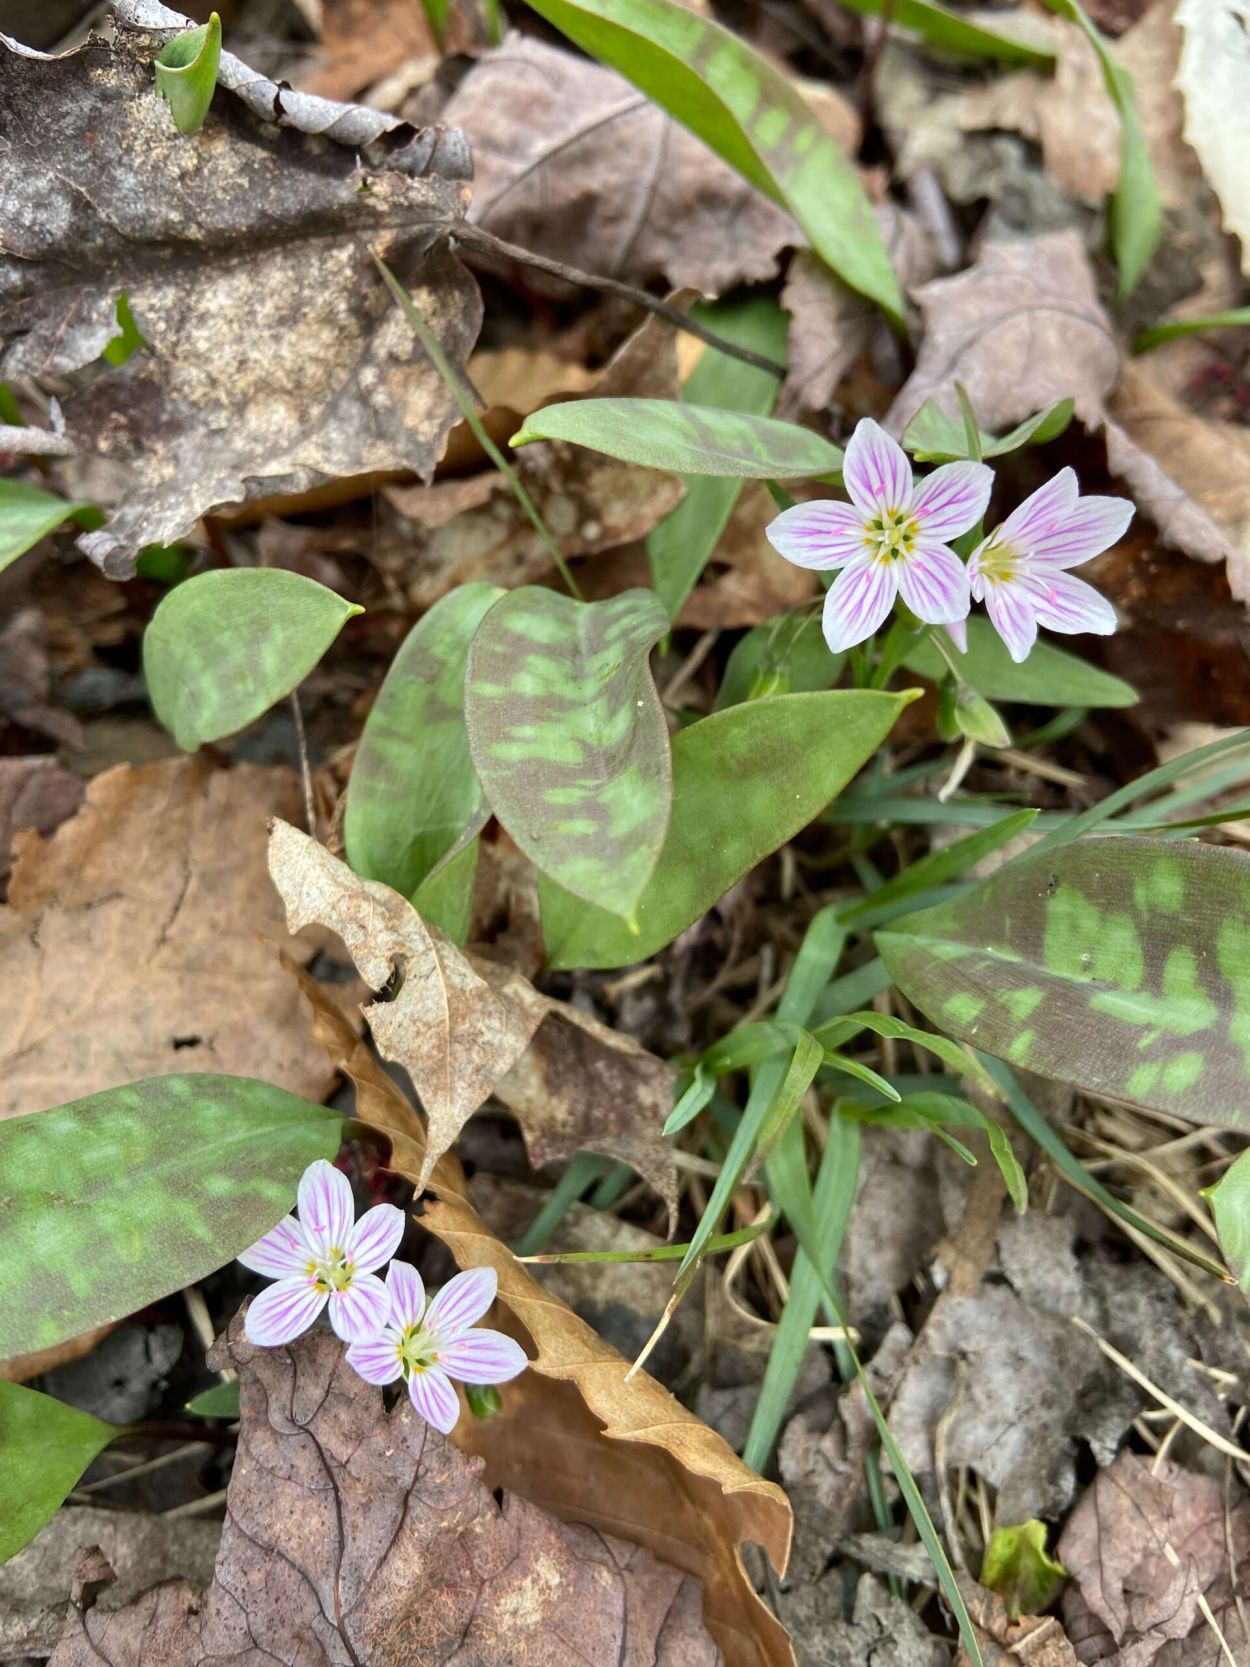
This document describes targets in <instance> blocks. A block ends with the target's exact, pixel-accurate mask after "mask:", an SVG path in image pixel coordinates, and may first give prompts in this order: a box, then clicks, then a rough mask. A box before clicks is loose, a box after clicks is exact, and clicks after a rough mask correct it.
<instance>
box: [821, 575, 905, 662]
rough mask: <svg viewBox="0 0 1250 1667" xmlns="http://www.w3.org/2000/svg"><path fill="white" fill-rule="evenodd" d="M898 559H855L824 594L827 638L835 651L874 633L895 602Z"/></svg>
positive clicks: (852, 644)
mask: <svg viewBox="0 0 1250 1667" xmlns="http://www.w3.org/2000/svg"><path fill="white" fill-rule="evenodd" d="M897 566H898V563H897V562H876V561H862V562H856V563H855V565H854V566H853V567H846V568H844V569H843V570H842V572H841V573H839V575H838V577H837V578H836V579H835V580H834V581H833V584H832V585H831V586H830V588H829V594H828V596H826V597H825V612H824V618H823V621H822V624H823V627H824V632H825V641H826V642H827V643H828V644H829V647H830V648H831V649H832V650H833V652H834V653H835V654H840V653H841V652H842V650H843V649H846V648H851V647H853V646H854V644H855V643H857V642H863V640H864V638H865V637H871V635H872V634H873V632H874V631H875V630H876V629H877V627H878V625H880V624H881V622H882V620H883V619H884V618H885V616H886V615H887V614H888V613H889V611H890V609H891V608H892V607H893V605H894V598H895V595H896V594H897V592H898V577H897V574H896V573H895V571H894V570H895V568H896V567H897Z"/></svg>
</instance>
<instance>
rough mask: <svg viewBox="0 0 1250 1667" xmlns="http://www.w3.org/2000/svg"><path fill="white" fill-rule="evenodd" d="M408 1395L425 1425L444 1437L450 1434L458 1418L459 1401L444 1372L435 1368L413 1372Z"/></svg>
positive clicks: (429, 1367)
mask: <svg viewBox="0 0 1250 1667" xmlns="http://www.w3.org/2000/svg"><path fill="white" fill-rule="evenodd" d="M408 1393H409V1395H411V1397H412V1404H413V1406H414V1407H416V1409H417V1411H418V1412H419V1413H420V1414H421V1416H422V1418H424V1419H425V1421H426V1423H427V1424H432V1425H433V1426H434V1428H435V1429H436V1430H441V1431H442V1432H443V1434H444V1435H450V1434H451V1432H452V1431H453V1430H454V1429H455V1427H456V1420H457V1419H458V1418H459V1417H460V1401H459V1398H458V1396H457V1395H456V1392H455V1390H454V1389H453V1388H452V1387H451V1379H450V1378H449V1377H448V1376H447V1374H446V1372H440V1371H439V1369H438V1367H437V1366H427V1367H426V1368H425V1370H424V1371H423V1372H414V1373H413V1374H412V1376H411V1377H410V1378H409V1379H408Z"/></svg>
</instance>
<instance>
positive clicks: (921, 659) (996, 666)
mask: <svg viewBox="0 0 1250 1667" xmlns="http://www.w3.org/2000/svg"><path fill="white" fill-rule="evenodd" d="M954 658H955V664H956V665H957V666H958V667H959V675H960V676H961V677H962V678H963V679H964V681H965V682H967V683H970V684H971V685H972V687H973V688H974V689H976V690H977V691H978V693H980V694H983V695H984V696H985V698H986V699H987V700H1003V701H1007V702H1008V703H1010V702H1012V701H1019V702H1021V703H1023V704H1026V705H1029V706H1132V705H1134V704H1135V702H1136V700H1137V694H1136V692H1135V691H1134V690H1133V689H1132V688H1131V687H1130V686H1129V684H1127V683H1125V682H1123V681H1122V680H1121V679H1120V678H1118V677H1112V675H1111V673H1110V672H1106V671H1102V670H1100V668H1099V667H1098V666H1091V665H1087V664H1086V662H1085V661H1084V660H1078V659H1077V657H1076V655H1075V654H1069V653H1067V652H1066V651H1065V650H1064V649H1062V648H1055V647H1053V646H1052V645H1051V644H1050V643H1048V642H1039V643H1037V644H1036V645H1035V646H1034V648H1033V652H1032V653H1031V654H1030V655H1029V657H1028V659H1027V660H1026V661H1025V662H1024V664H1023V665H1020V666H1018V665H1016V663H1015V661H1014V660H1013V659H1012V658H1011V655H1010V654H1008V652H1007V645H1006V643H1004V642H1003V640H1002V638H1001V637H1000V636H999V634H998V632H997V631H996V630H995V629H994V627H993V626H992V625H991V624H990V622H989V620H988V619H981V618H980V617H979V616H978V617H976V618H973V619H970V620H969V621H968V652H967V653H966V654H956V655H955V656H954ZM903 664H904V665H905V666H906V667H907V669H908V670H909V671H914V672H917V673H919V675H920V676H921V677H927V678H929V679H931V681H933V682H935V683H937V682H940V681H941V680H942V678H944V677H945V676H946V672H947V666H946V661H945V660H944V659H943V658H942V656H941V654H940V653H939V651H938V650H937V649H936V648H935V647H934V645H933V644H932V643H931V642H930V641H928V639H927V638H926V639H925V641H923V642H920V643H917V645H916V646H915V648H913V649H910V650H909V651H908V653H907V654H906V655H905V656H904V659H903Z"/></svg>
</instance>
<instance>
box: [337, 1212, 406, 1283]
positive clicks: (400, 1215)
mask: <svg viewBox="0 0 1250 1667" xmlns="http://www.w3.org/2000/svg"><path fill="white" fill-rule="evenodd" d="M404 1226H405V1222H404V1212H403V1211H402V1210H397V1209H396V1208H395V1206H394V1204H375V1205H374V1206H373V1208H372V1209H371V1210H366V1211H365V1213H364V1215H362V1216H361V1218H360V1220H359V1221H358V1222H357V1223H356V1225H355V1226H354V1227H349V1228H348V1230H347V1243H346V1244H345V1245H344V1247H343V1248H344V1249H345V1250H346V1251H347V1255H348V1259H349V1261H352V1262H354V1263H355V1264H356V1266H357V1267H358V1268H360V1269H363V1270H364V1271H365V1272H366V1273H372V1272H373V1271H374V1269H375V1268H381V1267H385V1265H386V1264H387V1262H389V1261H390V1259H391V1257H392V1256H393V1255H394V1254H395V1252H396V1251H397V1250H398V1249H399V1241H400V1240H401V1239H402V1238H403V1236H404Z"/></svg>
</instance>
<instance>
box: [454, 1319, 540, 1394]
mask: <svg viewBox="0 0 1250 1667" xmlns="http://www.w3.org/2000/svg"><path fill="white" fill-rule="evenodd" d="M438 1363H439V1365H440V1366H441V1367H442V1369H443V1370H444V1372H446V1373H447V1374H448V1376H450V1377H453V1378H459V1379H460V1381H461V1383H507V1382H509V1381H510V1379H512V1378H515V1377H516V1376H517V1375H518V1374H519V1373H521V1372H523V1371H524V1370H525V1368H526V1367H527V1366H528V1365H529V1360H528V1359H527V1357H526V1354H525V1350H524V1349H523V1348H522V1347H521V1345H520V1344H519V1343H516V1342H514V1341H513V1340H512V1338H511V1337H505V1336H504V1334H503V1332H502V1331H466V1332H462V1333H461V1335H460V1336H459V1337H457V1338H455V1339H453V1341H452V1342H450V1343H448V1344H446V1345H445V1347H443V1348H441V1349H440V1350H439V1351H438Z"/></svg>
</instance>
